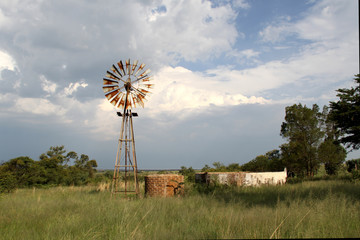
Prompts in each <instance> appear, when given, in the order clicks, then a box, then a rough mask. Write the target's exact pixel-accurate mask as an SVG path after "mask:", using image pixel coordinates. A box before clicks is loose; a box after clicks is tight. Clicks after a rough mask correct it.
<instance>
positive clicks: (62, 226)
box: [0, 180, 360, 239]
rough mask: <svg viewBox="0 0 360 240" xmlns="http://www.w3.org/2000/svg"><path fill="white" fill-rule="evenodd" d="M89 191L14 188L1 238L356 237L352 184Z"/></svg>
mask: <svg viewBox="0 0 360 240" xmlns="http://www.w3.org/2000/svg"><path fill="white" fill-rule="evenodd" d="M96 189H97V187H91V186H87V187H55V188H49V189H19V190H17V191H16V192H14V193H12V194H5V195H1V196H0V236H1V237H0V238H1V239H209V238H211V239H223V238H352V237H360V184H358V183H351V182H344V181H333V180H330V181H314V182H303V183H297V184H287V185H284V186H264V187H257V188H256V187H248V188H227V187H219V188H214V189H203V188H201V189H200V190H201V191H200V192H202V193H199V191H198V190H196V187H194V186H189V185H188V186H187V191H186V195H185V196H184V197H175V198H140V199H133V200H126V199H122V198H115V199H114V198H112V199H111V198H110V193H109V192H108V191H96Z"/></svg>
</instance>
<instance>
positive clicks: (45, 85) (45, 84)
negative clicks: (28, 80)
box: [40, 75, 57, 96]
mask: <svg viewBox="0 0 360 240" xmlns="http://www.w3.org/2000/svg"><path fill="white" fill-rule="evenodd" d="M40 80H41V87H42V89H43V90H44V91H45V92H47V93H49V94H52V93H55V91H56V88H57V85H56V83H53V82H51V81H49V80H47V79H46V77H45V76H44V75H41V76H40ZM48 96H50V95H48Z"/></svg>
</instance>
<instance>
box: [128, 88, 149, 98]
mask: <svg viewBox="0 0 360 240" xmlns="http://www.w3.org/2000/svg"><path fill="white" fill-rule="evenodd" d="M131 89H132V90H135V91H136V92H137V93H138V94H140V95H142V96H143V97H145V96H146V94H145V93H143V92H141V91H140V90H139V89H137V88H136V87H134V86H131Z"/></svg>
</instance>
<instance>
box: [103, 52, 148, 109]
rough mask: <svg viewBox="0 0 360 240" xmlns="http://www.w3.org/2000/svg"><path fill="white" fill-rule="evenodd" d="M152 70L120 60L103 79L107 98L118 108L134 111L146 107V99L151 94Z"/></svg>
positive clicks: (136, 63)
mask: <svg viewBox="0 0 360 240" xmlns="http://www.w3.org/2000/svg"><path fill="white" fill-rule="evenodd" d="M149 73H150V70H149V69H147V70H146V69H145V64H138V61H137V60H136V61H134V62H133V63H131V62H130V59H129V60H126V61H125V65H124V64H123V62H122V61H121V60H120V61H119V62H118V63H117V64H116V65H115V64H113V65H112V66H111V68H110V71H107V72H106V77H105V78H103V90H104V93H105V97H106V98H107V99H108V100H109V101H110V103H111V104H113V105H114V106H115V107H116V108H124V109H132V108H135V107H137V106H142V107H144V101H145V100H146V97H147V96H148V95H149V94H150V93H151V92H150V89H151V88H152V87H153V84H151V80H152V77H151V76H150V75H149Z"/></svg>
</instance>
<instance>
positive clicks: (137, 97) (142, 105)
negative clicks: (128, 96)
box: [134, 94, 144, 107]
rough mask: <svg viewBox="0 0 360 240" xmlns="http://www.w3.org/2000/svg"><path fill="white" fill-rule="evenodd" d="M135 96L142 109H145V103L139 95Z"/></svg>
mask: <svg viewBox="0 0 360 240" xmlns="http://www.w3.org/2000/svg"><path fill="white" fill-rule="evenodd" d="M134 95H135V99H136V102H137V103H138V104H139V105H140V106H141V107H144V102H143V101H142V100H141V98H139V96H138V94H134Z"/></svg>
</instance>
